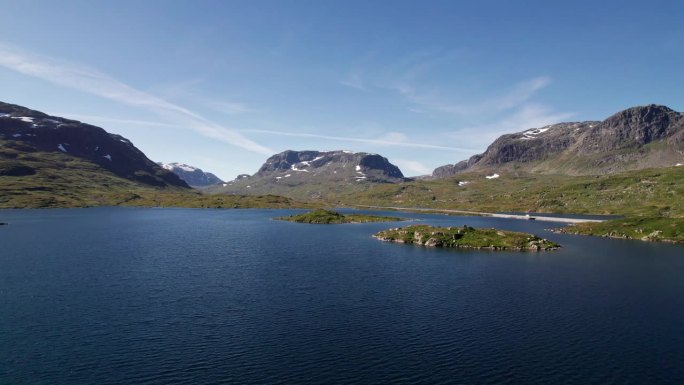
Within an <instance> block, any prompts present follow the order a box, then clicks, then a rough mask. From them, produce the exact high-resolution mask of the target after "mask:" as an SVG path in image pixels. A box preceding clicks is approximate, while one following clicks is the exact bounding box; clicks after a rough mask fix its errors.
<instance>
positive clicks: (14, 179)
mask: <svg viewBox="0 0 684 385" xmlns="http://www.w3.org/2000/svg"><path fill="white" fill-rule="evenodd" d="M2 144H3V143H2V141H0V150H1V151H0V208H47V207H88V206H117V205H126V206H157V207H225V208H243V207H270V208H290V207H310V206H309V205H308V204H305V203H301V202H296V201H294V200H292V199H289V198H284V197H279V196H273V195H267V196H249V197H248V196H239V195H204V194H201V193H199V192H197V191H194V190H188V189H185V188H177V187H164V188H157V187H152V186H147V185H143V184H141V183H136V182H134V181H130V180H127V179H124V178H121V177H118V176H116V175H114V174H113V173H111V172H109V171H107V170H105V169H103V168H102V167H100V166H98V165H97V164H94V163H91V162H89V161H87V160H84V159H82V158H76V157H72V156H69V155H67V154H62V153H56V152H32V153H23V152H21V151H18V150H17V149H15V148H13V147H9V146H2Z"/></svg>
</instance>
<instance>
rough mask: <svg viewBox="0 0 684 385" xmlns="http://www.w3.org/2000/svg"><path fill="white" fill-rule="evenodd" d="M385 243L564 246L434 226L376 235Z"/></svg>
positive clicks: (532, 237) (510, 233)
mask: <svg viewBox="0 0 684 385" xmlns="http://www.w3.org/2000/svg"><path fill="white" fill-rule="evenodd" d="M373 237H374V238H377V239H379V240H381V241H385V242H397V243H407V244H413V245H419V246H427V247H444V248H464V249H489V250H503V251H507V250H510V251H542V250H544V251H546V250H556V249H558V248H560V245H559V244H557V243H555V242H551V241H549V240H547V239H543V238H539V237H537V236H535V235H532V234H527V233H519V232H513V231H503V230H497V229H479V228H478V229H476V228H473V227H470V226H463V227H433V226H427V225H413V226H407V227H401V228H393V229H389V230H385V231H381V232H379V233H377V234H375V235H373Z"/></svg>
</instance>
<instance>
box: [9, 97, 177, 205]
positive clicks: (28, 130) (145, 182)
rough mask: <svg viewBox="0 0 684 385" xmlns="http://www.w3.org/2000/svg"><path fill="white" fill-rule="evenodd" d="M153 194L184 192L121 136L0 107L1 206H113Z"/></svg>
mask: <svg viewBox="0 0 684 385" xmlns="http://www.w3.org/2000/svg"><path fill="white" fill-rule="evenodd" d="M154 190H160V191H161V190H169V191H187V190H189V187H188V185H187V184H186V183H185V182H183V181H182V180H181V179H180V178H178V176H176V175H175V174H173V173H172V172H169V171H167V170H164V169H162V168H161V167H159V166H158V165H157V164H156V163H154V162H152V161H151V160H149V159H148V158H147V157H146V156H145V154H143V153H142V152H141V151H140V150H138V149H137V148H136V147H135V146H134V145H133V144H132V143H131V142H130V141H129V140H127V139H125V138H123V137H122V136H119V135H115V134H110V133H107V132H106V131H105V130H103V129H102V128H99V127H95V126H91V125H88V124H84V123H81V122H78V121H74V120H69V119H64V118H60V117H55V116H49V115H46V114H44V113H41V112H38V111H33V110H30V109H28V108H25V107H21V106H16V105H12V104H6V103H1V102H0V206H1V207H54V206H92V205H101V204H118V203H120V202H121V201H122V200H123V201H125V200H126V199H127V198H125V197H126V196H130V195H131V194H134V193H135V192H137V191H154ZM120 198H121V199H120Z"/></svg>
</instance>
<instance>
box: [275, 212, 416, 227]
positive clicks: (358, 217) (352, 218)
mask: <svg viewBox="0 0 684 385" xmlns="http://www.w3.org/2000/svg"><path fill="white" fill-rule="evenodd" d="M275 219H277V220H281V221H290V222H297V223H314V224H326V225H327V224H335V223H368V222H397V221H402V220H403V219H402V218H396V217H385V216H377V215H365V214H348V215H343V214H340V213H338V212H336V211H331V210H324V209H317V210H313V211H310V212H308V213H303V214H297V215H291V216H289V217H279V218H275Z"/></svg>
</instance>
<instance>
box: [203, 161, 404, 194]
mask: <svg viewBox="0 0 684 385" xmlns="http://www.w3.org/2000/svg"><path fill="white" fill-rule="evenodd" d="M403 180H404V175H403V174H402V172H401V170H399V168H398V167H397V166H395V165H393V164H392V163H390V162H389V161H388V160H387V158H384V157H382V156H380V155H377V154H367V153H362V152H360V153H353V152H351V151H329V152H320V151H284V152H282V153H279V154H276V155H273V156H271V157H270V158H268V159H267V160H266V162H265V163H264V164H263V165H262V166H261V168H260V169H259V170H258V171H257V172H256V173H255V174H254V175H252V176H248V175H241V176H239V177H238V178H237V179H236V180H234V181H232V182H228V183H223V184H222V185H219V186H214V187H212V188H210V189H209V191H211V192H219V193H240V194H265V193H271V194H278V195H284V196H289V197H293V198H298V199H312V198H313V199H318V198H323V197H328V198H329V197H331V196H335V195H336V194H340V193H348V192H354V191H364V190H366V189H367V188H368V187H369V186H372V185H374V184H382V183H398V182H402V181H403Z"/></svg>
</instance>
